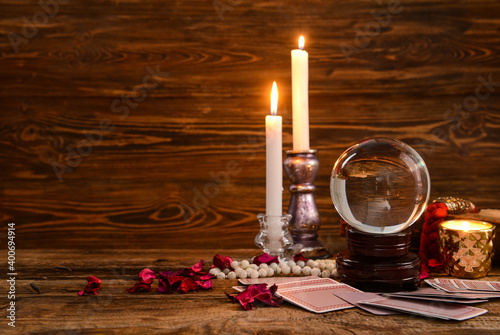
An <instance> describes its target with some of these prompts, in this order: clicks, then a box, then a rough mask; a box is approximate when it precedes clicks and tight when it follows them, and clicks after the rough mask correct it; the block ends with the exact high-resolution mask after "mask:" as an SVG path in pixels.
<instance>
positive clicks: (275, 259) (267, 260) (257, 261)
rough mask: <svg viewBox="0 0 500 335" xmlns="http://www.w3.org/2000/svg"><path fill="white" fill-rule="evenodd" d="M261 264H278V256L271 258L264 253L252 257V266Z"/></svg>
mask: <svg viewBox="0 0 500 335" xmlns="http://www.w3.org/2000/svg"><path fill="white" fill-rule="evenodd" d="M262 263H266V264H267V265H270V264H271V263H279V260H278V256H275V257H271V256H270V255H269V254H268V253H264V254H262V255H260V256H257V257H254V259H253V264H256V265H261V264H262Z"/></svg>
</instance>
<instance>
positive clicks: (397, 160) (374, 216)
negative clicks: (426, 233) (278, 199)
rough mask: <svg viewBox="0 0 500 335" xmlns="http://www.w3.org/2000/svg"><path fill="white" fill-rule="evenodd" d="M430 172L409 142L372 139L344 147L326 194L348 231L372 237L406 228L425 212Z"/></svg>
mask: <svg viewBox="0 0 500 335" xmlns="http://www.w3.org/2000/svg"><path fill="white" fill-rule="evenodd" d="M430 185H431V183H430V178H429V171H428V170H427V166H426V165H425V162H424V160H423V159H422V157H420V155H419V154H418V153H417V152H416V151H415V150H414V149H413V148H411V147H410V146H408V145H407V144H405V143H403V142H400V141H397V140H392V139H383V138H375V139H368V140H364V141H362V142H360V143H358V144H355V145H353V146H352V147H350V148H349V149H347V150H346V151H345V152H344V153H343V154H342V155H341V156H340V157H339V159H338V160H337V162H336V163H335V166H334V167H333V170H332V176H331V179H330V194H331V197H332V201H333V204H334V205H335V208H336V209H337V211H338V213H339V214H340V216H341V217H342V218H343V219H344V220H345V221H346V222H347V223H348V224H349V225H351V226H352V227H354V228H357V229H359V230H361V231H364V232H367V233H373V234H391V233H397V232H399V231H401V230H404V229H406V228H408V227H409V226H410V225H411V224H413V222H415V221H416V220H417V219H418V218H419V217H420V215H421V214H422V213H423V211H424V210H425V207H426V204H427V201H428V200H429V193H430Z"/></svg>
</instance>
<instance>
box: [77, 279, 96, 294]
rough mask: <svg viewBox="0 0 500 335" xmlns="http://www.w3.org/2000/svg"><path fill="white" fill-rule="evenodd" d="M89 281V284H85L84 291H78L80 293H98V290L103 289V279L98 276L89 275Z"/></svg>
mask: <svg viewBox="0 0 500 335" xmlns="http://www.w3.org/2000/svg"><path fill="white" fill-rule="evenodd" d="M87 282H88V283H87V286H85V288H84V289H83V291H80V292H78V295H85V294H90V293H92V294H94V295H97V291H99V290H100V289H101V280H100V279H99V278H97V277H94V276H89V277H88V278H87Z"/></svg>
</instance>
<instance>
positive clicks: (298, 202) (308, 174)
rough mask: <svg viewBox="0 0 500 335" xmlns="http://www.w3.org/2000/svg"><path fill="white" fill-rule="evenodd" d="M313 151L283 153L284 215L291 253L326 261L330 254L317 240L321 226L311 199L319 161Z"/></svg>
mask: <svg viewBox="0 0 500 335" xmlns="http://www.w3.org/2000/svg"><path fill="white" fill-rule="evenodd" d="M316 152H317V150H301V151H294V150H288V151H286V155H287V157H286V159H285V161H284V162H283V165H284V168H285V172H286V174H287V175H288V177H289V178H290V181H291V182H292V184H291V185H290V192H291V194H292V196H291V198H290V205H289V206H288V214H291V216H292V219H291V220H290V232H291V235H292V237H293V240H294V246H293V249H294V251H296V252H302V254H303V255H304V257H307V258H313V259H314V258H328V257H330V256H331V253H330V252H329V251H328V249H327V248H326V247H325V245H324V243H323V242H321V241H320V240H318V233H317V231H318V230H319V228H320V226H321V219H320V217H319V212H318V207H317V205H316V200H315V199H314V191H315V190H316V186H314V179H315V178H316V175H317V174H318V170H319V160H318V158H317V157H316Z"/></svg>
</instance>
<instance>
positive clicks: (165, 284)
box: [158, 261, 212, 294]
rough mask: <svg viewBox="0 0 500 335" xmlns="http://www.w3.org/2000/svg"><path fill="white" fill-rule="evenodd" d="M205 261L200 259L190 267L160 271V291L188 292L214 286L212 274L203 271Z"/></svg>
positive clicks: (167, 292)
mask: <svg viewBox="0 0 500 335" xmlns="http://www.w3.org/2000/svg"><path fill="white" fill-rule="evenodd" d="M202 268H203V261H199V262H198V263H196V264H195V265H193V266H192V267H190V268H184V269H178V270H177V271H175V272H173V271H165V272H159V282H158V292H159V293H166V294H170V293H173V292H174V291H177V292H180V293H187V292H189V291H195V290H199V289H204V290H207V289H211V288H212V281H211V280H210V279H211V278H212V275H211V274H210V273H206V272H203V271H201V270H202Z"/></svg>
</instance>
